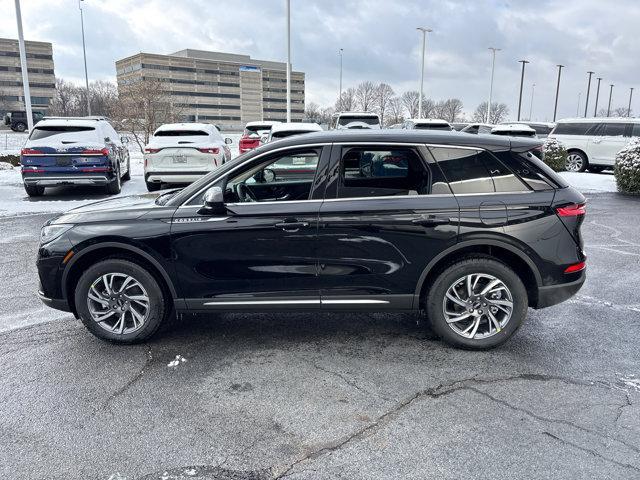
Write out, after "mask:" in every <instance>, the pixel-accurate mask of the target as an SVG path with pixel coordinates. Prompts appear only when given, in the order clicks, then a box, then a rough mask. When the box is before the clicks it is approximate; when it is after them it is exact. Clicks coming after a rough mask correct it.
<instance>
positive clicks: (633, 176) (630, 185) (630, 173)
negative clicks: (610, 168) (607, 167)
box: [614, 138, 640, 194]
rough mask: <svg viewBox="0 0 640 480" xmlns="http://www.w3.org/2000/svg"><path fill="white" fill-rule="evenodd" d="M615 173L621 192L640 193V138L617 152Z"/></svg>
mask: <svg viewBox="0 0 640 480" xmlns="http://www.w3.org/2000/svg"><path fill="white" fill-rule="evenodd" d="M614 173H615V176H616V182H617V183H618V190H619V191H620V192H622V193H635V194H640V138H634V139H633V140H632V141H631V142H630V143H629V144H628V145H627V146H626V147H624V148H623V149H622V150H620V151H619V152H618V153H617V154H616V163H615V168H614Z"/></svg>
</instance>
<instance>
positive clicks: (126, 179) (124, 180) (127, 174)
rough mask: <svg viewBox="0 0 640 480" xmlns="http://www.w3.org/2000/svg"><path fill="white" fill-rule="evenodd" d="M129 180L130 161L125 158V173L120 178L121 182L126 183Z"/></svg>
mask: <svg viewBox="0 0 640 480" xmlns="http://www.w3.org/2000/svg"><path fill="white" fill-rule="evenodd" d="M129 180H131V159H130V158H129V157H127V173H125V174H124V175H123V176H122V181H123V182H128V181H129Z"/></svg>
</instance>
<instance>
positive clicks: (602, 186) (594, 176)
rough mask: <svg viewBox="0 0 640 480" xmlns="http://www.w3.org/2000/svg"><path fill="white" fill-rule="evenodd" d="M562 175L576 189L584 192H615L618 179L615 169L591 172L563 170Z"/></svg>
mask: <svg viewBox="0 0 640 480" xmlns="http://www.w3.org/2000/svg"><path fill="white" fill-rule="evenodd" d="M560 175H562V176H563V177H564V179H565V180H566V181H567V182H568V183H569V185H571V186H572V187H575V188H576V189H578V190H580V191H581V192H582V193H600V192H615V191H617V189H616V179H615V177H614V176H613V171H609V170H606V171H604V172H602V173H589V172H581V173H576V172H561V173H560Z"/></svg>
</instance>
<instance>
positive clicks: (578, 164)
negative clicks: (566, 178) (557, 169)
mask: <svg viewBox="0 0 640 480" xmlns="http://www.w3.org/2000/svg"><path fill="white" fill-rule="evenodd" d="M583 164H584V159H583V158H582V155H580V154H577V153H570V154H569V155H567V161H566V168H567V170H568V171H570V172H579V171H580V170H582V167H583Z"/></svg>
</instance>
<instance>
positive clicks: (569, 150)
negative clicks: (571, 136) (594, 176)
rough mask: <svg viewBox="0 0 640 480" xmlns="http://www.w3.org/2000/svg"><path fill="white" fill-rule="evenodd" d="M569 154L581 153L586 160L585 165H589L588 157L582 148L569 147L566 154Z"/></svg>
mask: <svg viewBox="0 0 640 480" xmlns="http://www.w3.org/2000/svg"><path fill="white" fill-rule="evenodd" d="M571 152H578V153H581V154H582V155H584V158H585V159H586V160H587V165H589V164H590V161H589V155H587V152H585V149H584V148H581V147H570V148H567V154H569V153H571Z"/></svg>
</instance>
